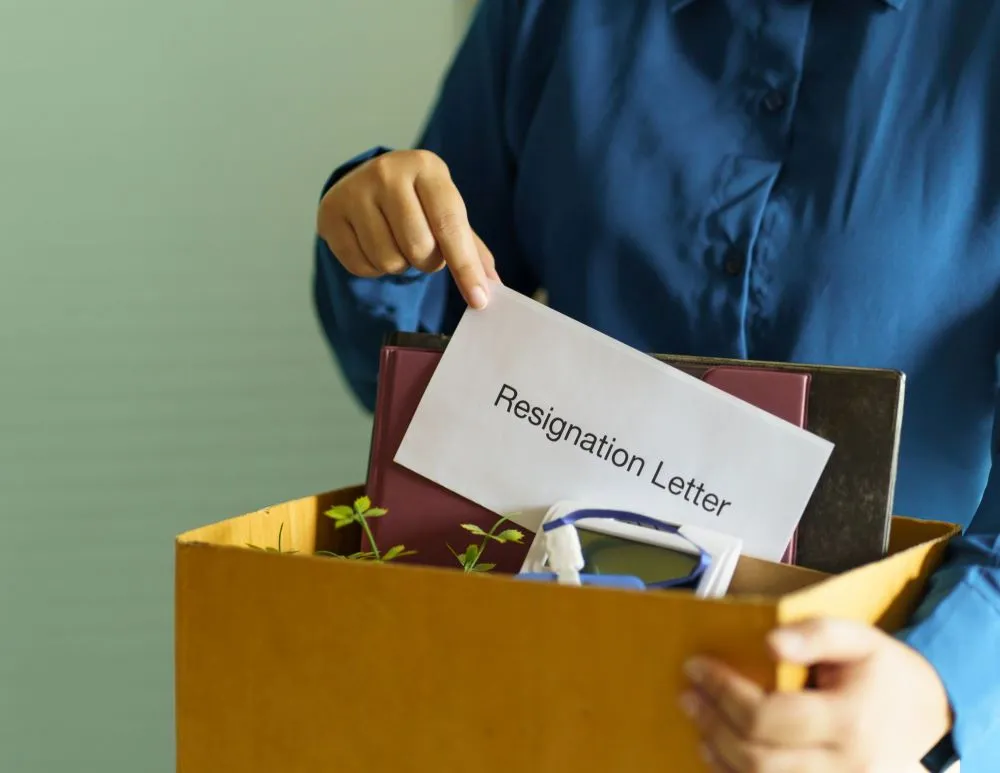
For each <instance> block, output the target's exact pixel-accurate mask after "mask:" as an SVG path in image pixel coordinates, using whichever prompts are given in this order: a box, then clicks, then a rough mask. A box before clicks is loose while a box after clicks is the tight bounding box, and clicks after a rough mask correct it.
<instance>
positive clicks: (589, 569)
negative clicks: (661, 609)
mask: <svg viewBox="0 0 1000 773" xmlns="http://www.w3.org/2000/svg"><path fill="white" fill-rule="evenodd" d="M581 521H587V523H585V524H583V525H577V524H579V523H580V522H581ZM593 521H598V522H599V523H593ZM567 526H569V527H573V528H575V529H576V530H577V534H578V535H579V537H580V546H581V547H582V549H583V558H584V568H583V573H585V574H591V575H617V576H629V575H630V576H634V577H637V578H638V579H639V580H641V581H642V582H643V583H644V584H645V586H646V587H647V588H691V589H695V588H697V587H698V585H699V583H700V582H701V580H702V578H703V577H704V576H705V573H706V572H707V571H708V570H709V568H710V566H711V564H712V556H711V554H710V553H709V552H708V551H706V550H704V549H703V548H702V547H701V546H699V545H698V544H696V543H695V542H693V541H692V540H691V539H689V538H688V537H687V536H685V535H684V534H683V533H682V532H681V527H679V526H676V525H674V524H670V523H665V522H663V521H660V520H658V519H656V518H650V517H649V516H645V515H641V514H639V513H633V512H629V511H627V510H614V509H604V508H584V509H580V510H573V511H571V512H569V513H567V514H566V515H562V516H559V517H557V518H553V519H551V520H549V521H545V522H544V523H543V524H542V529H541V531H542V532H543V533H546V534H547V533H549V532H551V531H554V530H555V529H559V528H565V527H567Z"/></svg>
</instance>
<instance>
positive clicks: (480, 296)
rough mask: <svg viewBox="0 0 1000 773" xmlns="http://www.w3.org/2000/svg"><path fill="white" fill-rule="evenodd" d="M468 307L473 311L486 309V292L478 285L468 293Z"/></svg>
mask: <svg viewBox="0 0 1000 773" xmlns="http://www.w3.org/2000/svg"><path fill="white" fill-rule="evenodd" d="M469 305H470V306H472V308H474V309H482V308H485V307H486V291H485V290H484V289H483V288H482V287H479V286H478V285H477V286H475V287H473V288H472V290H470V291H469Z"/></svg>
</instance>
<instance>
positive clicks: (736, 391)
mask: <svg viewBox="0 0 1000 773" xmlns="http://www.w3.org/2000/svg"><path fill="white" fill-rule="evenodd" d="M441 354H442V351H440V350H432V349H420V348H415V347H410V346H385V347H383V348H382V353H381V360H380V364H379V380H378V397H377V399H376V404H375V417H374V426H373V430H372V444H371V456H370V458H369V465H368V482H367V487H366V492H367V494H368V496H369V497H370V498H371V500H372V502H374V503H375V504H376V505H377V506H378V507H382V508H385V509H386V510H388V513H387V514H386V515H385V516H383V517H382V518H377V519H373V521H372V532H373V535H374V537H375V540H376V542H377V543H378V545H379V547H380V548H382V549H383V550H387V549H389V548H391V547H392V546H394V545H400V544H401V545H405V546H406V547H407V548H408V549H409V550H416V551H417V555H415V556H412V557H409V558H404V559H398V560H405V561H412V562H415V563H420V564H425V565H430V566H456V567H457V566H458V562H457V561H456V559H455V557H454V556H453V555H452V554H451V552H450V551H449V550H448V545H449V544H450V545H451V546H452V547H453V548H454V549H455V550H456V551H459V552H461V550H463V549H464V548H465V547H466V546H467V545H469V544H470V543H471V542H477V540H475V538H474V537H472V535H471V534H469V533H468V532H467V531H465V530H464V529H462V528H461V524H463V523H473V524H476V525H477V526H479V527H480V528H483V529H486V530H489V529H490V527H492V526H493V524H494V523H495V522H496V521H497V518H498V516H497V514H496V513H493V512H492V511H490V510H487V509H486V508H484V507H481V506H480V505H477V504H475V503H474V502H471V501H469V500H468V499H465V498H464V497H462V496H459V495H458V494H455V493H454V492H452V491H449V490H448V489H445V488H444V487H442V486H439V485H438V484H436V483H434V482H432V481H430V480H428V479H427V478H424V477H423V476H421V475H418V474H417V473H415V472H412V471H410V470H408V469H406V468H405V467H402V466H400V465H398V464H396V463H395V462H394V461H393V457H395V455H396V451H397V450H398V449H399V445H400V443H402V442H403V436H404V435H405V434H406V429H407V427H408V426H409V424H410V421H411V420H412V419H413V415H414V413H416V410H417V405H418V404H419V402H420V398H421V397H422V396H423V394H424V390H425V389H426V388H427V384H428V383H429V381H430V378H431V374H433V372H434V369H435V368H436V367H437V363H438V360H439V359H440V358H441ZM666 367H670V366H666ZM701 378H702V380H703V381H705V382H706V383H709V384H711V385H713V386H715V387H717V388H718V389H721V390H722V391H724V392H727V393H729V394H731V395H732V396H734V397H737V398H739V399H741V400H745V401H746V402H748V403H751V404H753V405H756V406H757V407H758V408H761V409H762V410H765V411H768V412H769V413H772V414H774V415H775V416H778V417H780V418H782V419H785V420H786V421H789V422H791V423H792V424H795V425H796V426H799V427H803V428H805V426H806V409H807V401H808V393H809V374H807V373H788V372H779V371H772V370H764V369H753V368H726V367H714V368H709V369H708V370H707V371H705V372H704V374H703V375H702V376H701ZM530 542H531V535H530V534H526V535H525V540H524V544H523V545H514V544H507V545H501V544H498V543H491V544H490V545H489V547H488V552H487V553H486V556H487V558H485V559H484V560H485V561H488V562H489V563H494V564H496V571H498V572H507V573H516V572H518V571H519V570H520V568H521V564H522V563H523V561H524V557H525V554H526V553H527V550H528V545H529V544H530ZM795 547H796V541H795V539H794V538H793V539H792V542H791V544H790V545H789V546H788V551H787V552H786V554H785V556H784V558H783V559H782V561H783V562H785V563H794V562H795ZM367 549H368V546H367V544H363V545H362V550H367Z"/></svg>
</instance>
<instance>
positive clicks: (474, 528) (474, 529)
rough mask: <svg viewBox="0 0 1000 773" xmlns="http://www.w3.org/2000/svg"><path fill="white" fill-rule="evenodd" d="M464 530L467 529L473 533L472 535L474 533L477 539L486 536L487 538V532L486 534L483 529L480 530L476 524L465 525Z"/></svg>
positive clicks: (463, 525)
mask: <svg viewBox="0 0 1000 773" xmlns="http://www.w3.org/2000/svg"><path fill="white" fill-rule="evenodd" d="M462 528H463V529H465V530H466V531H470V532H472V533H473V534H475V535H476V536H477V537H485V536H486V532H485V531H483V530H482V529H480V528H479V527H478V526H476V524H474V523H463V524H462Z"/></svg>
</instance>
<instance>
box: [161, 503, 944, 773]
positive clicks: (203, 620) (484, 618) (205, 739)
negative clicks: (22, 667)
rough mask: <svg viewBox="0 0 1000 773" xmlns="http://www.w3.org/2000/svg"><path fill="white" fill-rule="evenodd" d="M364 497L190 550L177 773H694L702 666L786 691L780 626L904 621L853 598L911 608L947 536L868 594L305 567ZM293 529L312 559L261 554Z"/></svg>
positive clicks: (763, 573) (757, 567) (182, 617)
mask: <svg viewBox="0 0 1000 773" xmlns="http://www.w3.org/2000/svg"><path fill="white" fill-rule="evenodd" d="M359 493H360V490H359V489H357V488H354V489H347V490H344V491H341V492H331V493H329V494H324V495H321V496H317V497H307V498H305V499H301V500H297V501H295V502H289V503H286V504H283V505H278V506H276V507H272V508H268V509H266V510H262V511H260V512H258V513H252V514H249V515H246V516H242V517H240V518H235V519H231V520H228V521H224V522H222V523H219V524H216V525H213V526H207V527H204V528H201V529H196V530H194V531H192V532H189V533H187V534H185V535H182V536H181V537H180V538H178V541H177V554H176V562H177V563H176V715H177V769H178V771H180V773H218V771H223V770H226V771H229V770H232V771H240V772H241V773H274V771H278V770H280V771H282V773H306V772H307V771H308V772H309V773H314V772H317V773H318V772H319V771H327V770H334V769H335V770H338V771H358V773H362V772H363V773H370V772H373V771H382V770H385V771H389V770H392V771H428V772H429V771H435V773H437V771H441V770H465V769H473V770H476V771H483V772H484V773H494V772H495V773H500V772H501V771H503V772H504V773H508V772H510V771H519V773H520V772H524V773H528V772H530V771H543V770H552V769H555V770H567V771H569V770H572V771H579V772H581V773H586V772H588V771H594V772H595V773H597V772H598V771H599V772H600V773H607V771H613V770H622V771H625V770H656V769H664V768H669V769H672V770H678V771H686V770H696V769H698V768H697V753H696V749H697V743H696V737H695V734H694V732H693V730H692V729H691V727H690V724H689V722H687V721H686V720H685V718H684V717H683V716H682V714H681V712H680V711H679V710H678V708H677V696H678V694H679V691H680V688H681V685H682V683H683V680H682V676H681V666H682V664H683V662H684V660H685V659H686V658H688V657H689V656H691V655H694V654H696V653H704V654H712V655H716V656H719V657H721V658H724V659H725V660H726V661H728V662H729V663H731V664H732V665H733V666H734V667H736V668H738V669H740V670H741V671H743V672H744V673H746V674H747V675H748V676H750V677H751V678H754V679H757V680H759V681H760V682H761V683H762V684H764V685H766V686H768V687H774V686H775V685H776V684H777V681H778V676H779V671H778V669H776V668H775V666H774V664H772V663H771V662H770V661H769V659H768V655H767V651H766V647H765V644H764V639H765V635H766V634H767V632H768V631H769V630H771V629H773V628H774V626H775V625H776V624H777V623H778V622H779V620H781V619H795V618H799V617H802V616H806V615H809V614H827V613H829V612H830V611H831V610H832V611H834V612H841V611H846V612H848V613H850V614H853V615H856V614H861V615H863V616H865V618H866V619H868V618H875V619H878V618H879V617H880V616H885V615H886V614H889V617H890V618H891V617H892V615H893V614H895V613H894V612H893V609H894V604H896V598H895V597H892V598H889V597H888V596H887V593H889V591H888V590H887V591H886V593H881V592H880V593H873V592H871V590H872V589H871V588H870V587H869V588H868V591H869V592H868V593H867V594H861V595H862V596H865V598H863V599H862V598H858V599H856V600H854V599H852V598H848V596H852V594H855V593H856V592H857V590H858V589H859V588H861V587H868V586H869V585H870V584H871V583H881V584H883V585H884V586H885V588H895V589H896V590H897V591H898V590H899V589H900V588H903V591H902V592H904V593H911V592H912V590H913V588H915V587H916V585H920V584H921V583H922V581H923V580H924V579H926V577H925V575H924V574H921V573H922V572H926V571H927V568H928V567H929V566H930V565H931V563H933V555H932V554H934V553H935V551H936V550H937V548H938V547H943V541H944V539H945V538H946V536H945V533H944V532H945V530H944V529H938V530H936V531H935V529H934V528H931V529H930V531H927V532H920V534H921V535H923V536H929V538H930V541H928V542H925V543H924V544H921V545H916V546H914V547H910V548H909V549H904V550H903V552H902V553H899V554H897V555H896V556H893V557H891V558H889V559H886V561H883V562H879V564H876V565H872V566H869V567H863V568H862V569H859V570H856V573H851V574H852V575H853V574H857V577H856V578H853V579H852V578H850V577H848V576H847V575H842V576H840V577H833V578H826V577H824V576H823V575H820V574H819V573H814V572H807V571H806V570H797V569H795V568H794V567H785V566H780V565H769V564H768V563H767V562H754V561H749V560H748V561H746V562H745V563H744V565H741V568H740V570H739V571H738V575H737V578H736V579H737V580H738V582H737V583H734V590H735V593H734V595H733V596H732V597H727V598H725V599H714V600H700V599H696V598H694V597H692V596H691V595H690V594H687V593H683V592H657V593H637V592H630V591H620V590H608V589H600V588H583V589H580V588H565V587H560V586H555V585H546V584H538V583H528V582H523V581H520V580H517V579H514V578H510V577H501V576H496V577H494V576H490V575H473V576H468V575H464V574H462V573H461V572H460V571H457V570H448V569H428V568H424V567H419V566H412V565H409V566H395V565H391V564H390V565H375V564H369V563H359V562H353V561H342V560H337V559H332V558H326V557H317V556H312V555H307V554H308V553H310V552H312V551H314V550H316V549H327V550H329V549H336V548H337V545H336V540H337V539H346V540H348V541H350V540H351V539H353V537H352V536H351V535H345V534H342V533H338V532H335V531H334V530H333V529H332V527H331V523H330V522H329V520H328V519H326V518H324V517H323V515H322V514H323V512H324V511H325V510H326V509H328V508H329V507H330V506H332V505H333V504H335V503H344V504H347V503H349V502H351V501H352V500H353V499H354V497H355V496H357V495H358V494H359ZM279 528H280V529H281V532H282V543H283V549H285V550H297V551H300V554H298V555H278V554H275V553H271V552H264V551H257V550H250V549H247V548H246V547H245V546H246V544H247V543H253V544H255V545H259V546H262V547H274V546H275V545H276V541H277V534H278V531H279ZM903 528H904V529H907V528H909V527H907V526H904V527H903ZM915 533H916V532H915ZM935 535H936V536H935ZM904 543H905V540H904ZM928 557H930V559H929V558H928ZM769 566H770V567H771V568H772V569H773V571H769V569H768V567H769ZM904 581H905V582H904ZM907 583H913V584H912V585H907ZM789 591H791V593H790V594H789V595H784V596H776V595H774V594H775V593H788V592H789ZM878 604H882V608H880V609H879V608H876V607H877V606H878ZM886 609H888V610H889V612H888V613H887V612H886V611H885V610H886Z"/></svg>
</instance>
